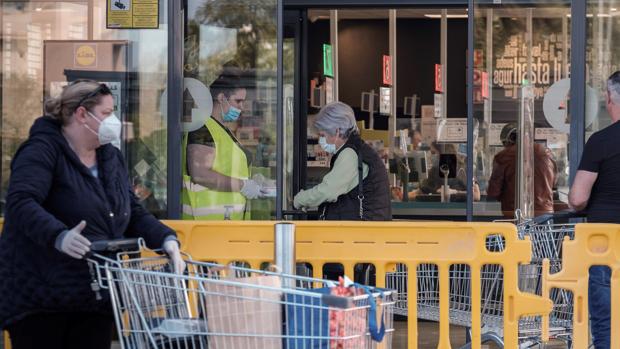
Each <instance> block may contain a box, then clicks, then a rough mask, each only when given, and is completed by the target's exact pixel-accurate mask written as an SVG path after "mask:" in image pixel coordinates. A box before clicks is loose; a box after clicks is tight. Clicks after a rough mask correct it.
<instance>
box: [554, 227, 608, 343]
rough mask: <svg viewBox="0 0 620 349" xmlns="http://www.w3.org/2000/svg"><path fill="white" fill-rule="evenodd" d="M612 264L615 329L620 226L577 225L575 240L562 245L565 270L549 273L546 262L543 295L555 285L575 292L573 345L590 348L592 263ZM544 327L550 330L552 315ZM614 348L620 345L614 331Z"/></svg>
mask: <svg viewBox="0 0 620 349" xmlns="http://www.w3.org/2000/svg"><path fill="white" fill-rule="evenodd" d="M595 265H601V266H609V267H610V268H611V270H612V282H611V302H612V303H611V304H612V307H611V309H612V311H611V319H612V320H611V328H612V329H614V328H615V329H618V328H620V302H619V301H620V298H619V297H620V293H619V291H620V290H618V285H619V284H620V283H619V281H618V279H619V278H620V275H619V273H618V272H619V269H620V225H618V224H596V223H587V224H577V225H576V227H575V238H574V240H569V239H568V238H565V239H564V242H563V245H562V269H561V270H560V271H559V272H558V273H556V274H549V263H548V261H547V262H546V263H545V265H544V268H543V269H544V270H545V271H544V273H545V278H543V296H544V295H549V294H550V293H549V292H550V290H551V288H562V289H566V290H570V291H572V292H573V302H574V307H573V312H574V315H573V347H574V348H588V345H589V327H588V324H589V323H588V319H589V316H588V315H589V313H588V275H589V270H590V267H591V266H595ZM543 326H544V330H545V331H547V330H548V326H549V321H548V318H545V319H544V324H543ZM611 348H614V349H618V348H620V341H619V337H618V336H617V335H614V331H613V330H612V336H611Z"/></svg>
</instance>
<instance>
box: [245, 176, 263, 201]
mask: <svg viewBox="0 0 620 349" xmlns="http://www.w3.org/2000/svg"><path fill="white" fill-rule="evenodd" d="M241 194H242V195H243V196H245V197H246V198H248V199H256V198H257V197H259V196H260V195H261V186H260V184H258V183H256V181H255V180H253V179H246V180H245V181H244V182H243V188H241Z"/></svg>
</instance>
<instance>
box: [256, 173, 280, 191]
mask: <svg viewBox="0 0 620 349" xmlns="http://www.w3.org/2000/svg"><path fill="white" fill-rule="evenodd" d="M252 179H253V180H254V181H255V182H256V183H258V185H260V186H261V188H265V187H267V188H275V186H276V181H275V180H274V179H270V178H265V176H263V175H262V174H260V173H257V174H255V175H254V176H252Z"/></svg>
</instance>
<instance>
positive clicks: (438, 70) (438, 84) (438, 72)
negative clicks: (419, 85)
mask: <svg viewBox="0 0 620 349" xmlns="http://www.w3.org/2000/svg"><path fill="white" fill-rule="evenodd" d="M435 92H439V93H441V92H443V69H442V67H441V64H435Z"/></svg>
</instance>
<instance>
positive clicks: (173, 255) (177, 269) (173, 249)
mask: <svg viewBox="0 0 620 349" xmlns="http://www.w3.org/2000/svg"><path fill="white" fill-rule="evenodd" d="M163 249H164V251H165V252H166V254H168V258H170V262H172V266H173V267H174V273H175V274H177V275H183V272H184V271H185V268H186V264H185V261H184V260H183V257H181V251H179V242H178V241H176V240H168V241H166V242H164V246H163Z"/></svg>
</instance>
